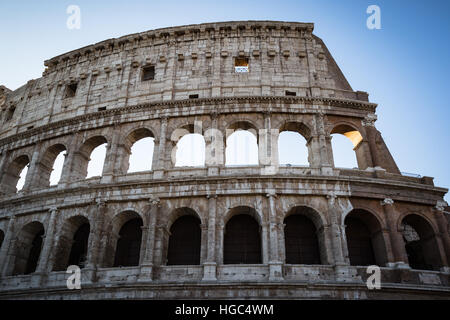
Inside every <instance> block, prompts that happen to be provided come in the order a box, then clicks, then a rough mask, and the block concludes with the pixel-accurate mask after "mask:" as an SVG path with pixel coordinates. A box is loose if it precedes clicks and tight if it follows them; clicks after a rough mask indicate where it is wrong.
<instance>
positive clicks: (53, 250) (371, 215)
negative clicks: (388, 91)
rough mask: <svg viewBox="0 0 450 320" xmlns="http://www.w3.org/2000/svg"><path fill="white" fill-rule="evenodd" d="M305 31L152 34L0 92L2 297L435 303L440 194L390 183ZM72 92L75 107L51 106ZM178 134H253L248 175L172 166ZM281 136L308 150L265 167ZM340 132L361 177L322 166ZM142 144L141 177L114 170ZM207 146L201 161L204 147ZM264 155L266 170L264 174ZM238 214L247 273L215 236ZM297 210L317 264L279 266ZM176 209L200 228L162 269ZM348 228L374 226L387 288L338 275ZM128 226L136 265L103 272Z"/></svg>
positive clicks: (394, 171) (356, 111) (266, 28)
mask: <svg viewBox="0 0 450 320" xmlns="http://www.w3.org/2000/svg"><path fill="white" fill-rule="evenodd" d="M312 29H313V25H312V24H302V23H285V22H229V23H217V24H202V25H197V26H186V27H176V28H167V29H160V30H156V31H148V32H144V33H140V34H134V35H129V36H125V37H122V38H118V39H112V40H107V41H104V42H101V43H98V44H95V45H92V46H88V47H85V48H81V49H79V50H75V51H72V52H69V53H66V54H64V55H61V56H59V57H55V58H53V59H50V60H48V61H46V65H47V67H48V68H47V69H46V71H45V72H44V74H43V77H42V78H40V79H37V80H32V81H30V82H29V83H28V84H27V85H25V86H23V87H21V88H19V89H17V90H15V91H13V92H9V91H8V90H4V91H2V95H3V97H4V98H1V97H0V101H4V102H2V104H1V105H0V106H1V107H2V109H1V110H2V111H1V112H2V113H1V115H0V119H1V123H2V124H1V127H0V138H1V140H0V173H1V175H0V183H1V191H0V230H1V231H2V233H3V234H4V238H3V241H2V243H1V246H0V274H1V279H0V280H1V281H0V283H1V284H0V296H1V297H2V298H24V297H26V298H55V299H58V298H70V299H73V298H187V297H189V298H199V299H200V298H205V297H211V298H233V297H236V298H237V297H241V298H242V297H259V298H266V297H278V298H321V297H326V298H398V297H412V298H426V297H443V298H449V294H450V288H449V277H450V274H449V263H450V261H449V259H450V237H449V229H448V223H447V220H446V219H447V218H446V217H445V215H444V213H443V212H444V211H443V206H442V201H443V196H444V194H445V193H446V191H447V190H446V189H443V188H439V187H436V186H434V184H433V181H432V178H430V177H423V178H414V177H407V176H403V175H401V174H400V172H399V170H398V168H397V166H396V164H395V161H394V160H393V159H392V156H391V155H390V153H389V151H388V149H387V147H386V145H385V144H384V142H383V140H382V138H381V135H380V133H379V132H378V131H377V129H376V128H375V124H374V123H375V120H376V117H375V108H376V105H375V104H373V103H369V102H368V98H367V94H366V93H364V92H354V91H353V90H352V89H351V87H350V86H349V84H348V82H347V81H346V80H345V78H344V76H343V75H342V73H341V71H340V70H339V67H338V66H337V65H336V63H335V61H334V60H333V58H332V57H331V54H330V53H329V52H328V50H327V49H326V47H325V45H324V44H323V42H322V41H321V40H320V39H318V38H317V37H315V36H313V35H312ZM235 57H248V58H249V69H250V72H249V73H242V74H239V73H235V72H234V65H233V63H234V58H235ZM146 65H153V66H155V79H154V80H150V81H141V74H142V68H143V67H144V66H146ZM72 83H77V90H76V93H75V96H74V97H71V98H65V94H66V90H67V86H68V85H70V84H72ZM286 91H292V92H296V96H295V97H293V96H286V94H285V92H286ZM190 94H198V95H199V98H198V99H194V98H192V99H189V95H190ZM2 99H3V100H2ZM11 108H12V109H14V112H13V115H12V118H9V116H8V112H9V111H10V110H12V109H11ZM99 108H106V109H105V110H102V109H99ZM9 115H11V113H9ZM199 123H201V128H199V127H198V124H199ZM31 126H33V127H32V128H31ZM180 128H187V129H188V130H187V131H188V132H192V131H195V132H198V133H201V134H202V135H204V136H205V135H206V132H208V130H210V129H215V130H217V131H218V132H220V133H221V135H222V137H226V136H227V129H246V128H251V129H255V130H256V131H255V132H256V135H257V138H258V142H259V155H260V157H259V159H260V162H259V164H258V165H255V166H241V167H229V166H225V162H224V160H225V159H223V158H222V159H219V161H218V162H215V163H208V162H207V163H206V164H205V166H204V167H195V168H188V167H175V166H174V163H173V161H172V158H171V154H172V151H173V150H174V148H176V141H174V140H173V139H172V138H173V133H174V132H175V131H176V130H177V129H180ZM336 128H337V129H336ZM273 129H276V130H278V131H275V132H276V133H275V134H274V139H272V140H271V141H272V143H268V141H269V140H270V139H268V137H269V136H268V135H267V132H271V130H273ZM283 130H289V131H297V132H298V133H300V134H301V135H302V136H304V137H305V139H306V140H307V147H308V152H309V166H307V167H299V166H291V167H289V166H279V167H278V166H276V163H277V154H278V150H277V142H276V141H277V135H278V132H280V131H283ZM346 130H352V131H358V132H359V134H360V135H361V141H360V142H359V143H358V145H357V146H356V147H355V152H356V155H357V158H358V166H359V168H358V169H339V168H336V167H335V166H334V163H333V150H332V148H331V133H333V132H338V133H345V131H346ZM144 136H149V137H153V138H154V142H155V147H154V153H153V159H152V170H150V171H145V172H139V173H129V174H127V168H128V160H129V156H130V147H131V145H132V144H133V143H134V142H135V141H136V140H137V139H138V138H141V137H144ZM205 141H206V145H207V147H208V146H209V145H210V144H211V139H208V138H206V139H205ZM104 142H106V143H107V144H108V147H107V155H106V160H105V164H104V168H103V173H102V176H101V177H93V178H90V179H85V176H86V166H87V162H88V160H89V154H90V151H92V149H93V148H94V147H95V146H96V145H98V144H100V143H104ZM222 148H223V149H224V148H225V141H224V145H223V146H222ZM61 150H67V155H66V159H65V162H64V168H63V173H62V178H61V181H60V182H59V184H58V185H57V186H52V187H50V186H49V183H48V176H49V172H50V171H51V166H52V161H54V157H55V156H56V154H57V153H58V152H59V151H61ZM222 151H224V150H222ZM223 153H224V152H223ZM264 154H268V155H270V156H269V158H270V159H271V161H272V162H271V163H269V164H267V163H264V162H263V160H262V159H263V158H264V157H262V155H264ZM28 162H29V169H28V174H27V177H26V182H25V187H24V188H23V189H22V190H21V191H20V192H18V193H16V192H15V184H14V182H17V178H18V170H19V168H21V165H22V164H26V163H28ZM274 164H275V165H274ZM274 168H275V169H274ZM239 207H245V208H251V209H252V210H254V212H255V216H254V218H255V220H256V221H257V222H258V224H259V226H260V234H261V253H262V263H261V264H258V265H245V264H243V265H227V264H224V263H223V245H224V244H223V241H224V229H225V227H226V224H227V221H228V220H229V219H230V218H231V217H232V216H233V215H234V214H236V212H238V211H236V209H235V208H239ZM298 207H304V208H305V207H306V208H309V209H308V210H309V211H308V218H309V219H311V220H312V221H313V223H314V225H315V227H316V230H317V235H318V242H319V247H320V259H321V264H320V265H291V264H286V250H285V249H286V248H285V238H284V227H285V226H284V219H285V217H287V216H288V215H289V214H290V213H291V212H292V210H293V209H294V208H298ZM180 208H190V209H192V210H193V212H195V214H196V215H197V216H198V218H199V219H200V221H201V250H200V251H201V256H200V265H193V266H172V265H167V263H166V259H167V251H168V239H169V236H170V231H169V230H170V226H171V225H172V223H173V222H174V221H175V220H176V218H177V217H179V212H180V211H179V210H178V209H180ZM252 212H253V211H252ZM361 212H363V213H361ZM357 214H360V216H361V219H362V221H364V222H365V223H366V224H367V226H368V227H369V229H370V233H371V237H372V243H373V247H374V251H375V258H376V261H375V262H376V264H377V265H379V266H380V267H382V282H383V286H384V290H381V291H377V292H375V291H369V290H368V289H367V288H366V286H365V283H364V281H365V279H366V278H367V274H366V273H365V268H364V267H361V266H353V265H351V261H350V254H349V250H348V244H347V237H346V232H345V231H346V217H347V216H354V215H357ZM130 215H131V216H134V217H141V218H142V221H143V227H142V242H141V247H140V263H139V266H136V267H124V268H114V267H113V265H112V259H113V258H114V253H115V249H116V243H117V240H118V238H119V237H118V232H119V231H118V230H119V229H120V227H121V225H123V223H125V222H126V221H127V219H128V218H129V216H130ZM410 216H414V217H416V218H415V219H416V220H417V219H419V220H420V219H422V220H420V221H421V223H422V224H423V228H424V230H425V229H426V235H427V237H428V238H430V239H432V242H430V243H431V245H432V246H433V257H432V258H433V263H434V264H433V267H434V269H433V270H427V271H425V270H414V269H411V268H410V266H408V256H407V253H406V250H405V243H404V240H403V237H402V221H403V219H405V217H410ZM417 217H419V218H417ZM74 218H75V219H78V220H74ZM74 221H88V222H89V225H90V235H89V245H88V257H87V264H86V267H85V268H84V269H83V270H82V279H83V283H82V286H83V288H84V289H82V290H81V291H80V292H74V291H69V290H67V289H66V287H65V285H66V284H65V280H66V279H67V276H68V275H67V274H66V273H65V272H64V271H55V270H54V268H55V266H56V265H58V263H59V262H60V261H59V259H62V258H61V257H66V256H67V254H68V253H67V252H68V246H69V245H70V242H71V239H70V238H69V236H68V234H69V233H70V232H73V231H69V230H74V229H75V226H78V225H79V224H77V223H78V222H74ZM414 221H415V220H413V222H414ZM32 223H34V225H36V224H37V223H41V224H42V226H44V229H45V235H44V238H43V246H42V251H41V254H40V258H39V261H38V264H37V268H36V272H34V273H32V274H30V275H13V273H14V272H13V271H14V267H15V265H16V264H17V260H16V259H17V256H18V252H19V250H20V248H19V247H18V243H24V245H23V246H25V243H26V241H25V240H24V239H22V237H23V234H24V233H23V230H24V228H25V227H27V226H29V225H30V224H32ZM73 223H75V224H73ZM419 227H420V226H419ZM27 228H28V227H27ZM419 229H420V228H419ZM424 232H425V231H424ZM424 234H425V233H424ZM58 268H59V267H56V269H58ZM243 281H244V282H245V285H243V284H242V282H243ZM188 282H189V283H188ZM305 286H307V288H305ZM100 288H101V289H100ZM186 292H190V295H189V296H186V294H185V293H186ZM399 293H401V295H398V294H399Z"/></svg>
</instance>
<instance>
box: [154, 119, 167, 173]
mask: <svg viewBox="0 0 450 320" xmlns="http://www.w3.org/2000/svg"><path fill="white" fill-rule="evenodd" d="M166 144H167V117H162V118H161V132H160V138H159V149H158V161H157V162H156V164H157V165H156V167H155V168H152V169H153V171H154V174H153V177H154V178H155V179H162V178H163V177H164V170H165V159H166ZM155 151H156V148H155Z"/></svg>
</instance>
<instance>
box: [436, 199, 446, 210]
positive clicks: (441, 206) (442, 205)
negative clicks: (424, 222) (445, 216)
mask: <svg viewBox="0 0 450 320" xmlns="http://www.w3.org/2000/svg"><path fill="white" fill-rule="evenodd" d="M446 206H447V202H445V201H443V200H438V201H436V206H435V207H434V209H435V210H436V211H439V212H444V209H445V207H446Z"/></svg>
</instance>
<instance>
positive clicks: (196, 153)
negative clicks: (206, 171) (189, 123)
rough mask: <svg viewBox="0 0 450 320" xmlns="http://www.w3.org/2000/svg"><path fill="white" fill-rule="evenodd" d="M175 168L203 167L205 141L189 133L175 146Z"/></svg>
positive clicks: (195, 134) (197, 134)
mask: <svg viewBox="0 0 450 320" xmlns="http://www.w3.org/2000/svg"><path fill="white" fill-rule="evenodd" d="M176 150H177V152H176V156H175V157H176V162H175V166H176V167H183V166H185V167H200V166H204V165H205V139H204V137H203V136H202V135H201V134H199V133H189V134H186V135H184V136H183V137H182V138H181V139H180V140H178V142H177V145H176Z"/></svg>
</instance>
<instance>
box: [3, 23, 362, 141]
mask: <svg viewBox="0 0 450 320" xmlns="http://www.w3.org/2000/svg"><path fill="white" fill-rule="evenodd" d="M312 31H313V24H311V23H296V22H273V21H245V22H222V23H207V24H199V25H189V26H181V27H173V28H164V29H157V30H152V31H146V32H143V33H136V34H132V35H127V36H124V37H120V38H117V39H109V40H105V41H102V42H99V43H97V44H94V45H90V46H87V47H84V48H81V49H77V50H74V51H71V52H68V53H65V54H63V55H60V56H57V57H55V58H52V59H50V60H47V61H45V65H46V66H47V69H46V70H45V71H44V73H43V76H42V78H39V79H36V80H30V81H29V82H28V83H27V84H26V85H24V86H22V87H21V88H19V89H17V90H15V91H13V92H10V93H7V94H6V99H5V100H6V101H5V102H4V105H3V107H2V109H1V114H0V123H1V125H0V138H4V137H6V136H9V135H11V134H16V133H19V132H23V131H26V130H29V129H31V128H35V127H39V126H42V125H45V124H48V123H51V122H55V121H59V120H63V119H68V118H71V117H74V116H77V115H83V114H86V113H91V112H97V111H99V110H104V109H105V108H106V109H110V108H119V107H124V106H129V105H135V104H140V103H148V102H156V101H168V100H177V99H188V98H189V97H190V95H198V97H199V98H208V97H220V96H225V97H227V96H284V95H285V94H286V91H291V92H295V93H296V95H297V96H313V97H333V98H347V99H353V100H362V101H368V99H367V94H366V93H364V92H353V90H352V88H351V87H350V85H349V84H348V82H347V80H346V79H345V77H344V76H343V74H342V72H341V71H340V69H339V67H338V66H337V64H336V63H335V61H334V59H333V58H332V56H331V54H330V53H329V52H328V50H327V48H326V47H325V45H324V43H323V42H322V40H321V39H319V38H317V37H315V36H313V35H312ZM237 57H245V58H248V60H249V70H250V72H248V73H235V70H234V61H235V58H237ZM145 66H154V68H155V75H154V79H153V80H149V81H142V73H143V68H144V67H145ZM70 85H75V86H76V91H75V94H74V96H73V97H71V96H70V94H68V91H70Z"/></svg>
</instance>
